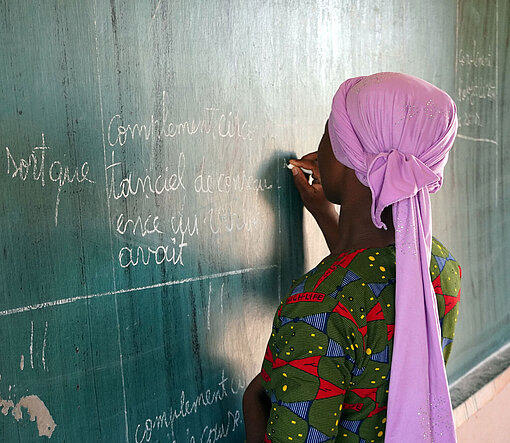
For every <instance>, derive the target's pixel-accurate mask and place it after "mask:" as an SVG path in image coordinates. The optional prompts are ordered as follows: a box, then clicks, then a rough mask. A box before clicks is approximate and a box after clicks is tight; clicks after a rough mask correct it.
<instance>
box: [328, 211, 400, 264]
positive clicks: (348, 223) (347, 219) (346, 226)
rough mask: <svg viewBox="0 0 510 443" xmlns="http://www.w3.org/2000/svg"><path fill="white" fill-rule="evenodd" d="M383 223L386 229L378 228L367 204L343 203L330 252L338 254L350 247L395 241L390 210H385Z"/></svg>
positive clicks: (380, 245) (382, 245) (383, 244)
mask: <svg viewBox="0 0 510 443" xmlns="http://www.w3.org/2000/svg"><path fill="white" fill-rule="evenodd" d="M384 215H386V217H384V218H385V220H384V221H385V224H386V226H387V227H388V229H378V228H377V227H376V226H375V225H374V223H373V221H372V216H371V208H370V206H367V205H360V204H359V203H356V204H355V205H349V204H348V203H347V204H344V205H342V206H341V208H340V215H339V222H338V241H337V242H336V244H335V245H334V246H333V248H332V250H331V252H332V253H333V254H339V253H341V252H346V251H349V250H351V249H361V248H372V247H374V248H377V247H385V246H388V245H390V244H393V243H395V230H394V228H393V221H392V220H391V210H390V211H386V213H385V214H384Z"/></svg>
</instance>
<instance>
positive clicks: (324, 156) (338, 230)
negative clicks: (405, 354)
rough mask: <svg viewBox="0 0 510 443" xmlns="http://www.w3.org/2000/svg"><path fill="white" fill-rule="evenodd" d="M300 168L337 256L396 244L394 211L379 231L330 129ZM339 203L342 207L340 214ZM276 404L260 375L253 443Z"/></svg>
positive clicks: (248, 410) (305, 196) (311, 207)
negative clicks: (337, 154)
mask: <svg viewBox="0 0 510 443" xmlns="http://www.w3.org/2000/svg"><path fill="white" fill-rule="evenodd" d="M290 163H291V164H293V165H295V166H300V167H304V168H307V169H310V170H311V171H312V178H313V180H312V183H309V176H307V175H306V174H304V173H303V171H301V169H300V168H294V169H292V174H293V177H294V184H295V185H296V188H297V190H298V191H299V194H300V196H301V199H302V200H303V204H304V206H305V207H306V209H307V210H308V211H310V213H311V214H312V215H313V217H314V218H315V220H316V222H317V224H318V225H319V228H320V229H321V231H322V233H323V235H324V238H325V240H326V243H327V245H328V247H329V250H330V252H331V255H339V254H340V253H342V252H346V251H348V250H351V249H361V248H371V247H385V246H388V245H390V244H393V243H394V242H395V231H394V229H393V221H392V219H391V210H390V208H387V210H385V211H384V212H383V215H382V219H383V222H384V223H385V224H386V226H388V229H387V230H384V229H378V228H376V227H375V225H374V224H373V222H372V217H371V205H372V195H371V193H370V189H369V188H367V187H366V186H364V185H363V184H361V182H360V181H359V180H358V178H357V177H356V174H355V172H354V170H353V169H350V168H348V167H346V166H344V165H343V164H341V163H340V162H338V161H337V160H336V158H335V155H334V154H333V150H332V148H331V141H330V139H329V133H328V125H327V123H326V127H325V131H324V134H323V136H322V139H321V141H320V143H319V147H318V150H317V152H312V153H310V154H307V155H305V156H304V157H302V158H301V159H299V160H290ZM335 204H338V205H340V207H341V210H340V215H339V214H338V213H337V212H336V209H335ZM270 407H271V402H270V400H269V398H268V397H267V395H266V393H265V391H264V388H263V387H262V377H261V374H258V375H257V376H256V377H255V378H254V379H253V381H252V382H251V383H250V385H249V386H248V388H247V389H246V391H245V394H244V397H243V414H244V420H245V429H246V442H247V443H260V442H263V441H264V434H265V429H266V424H267V420H268V418H269V409H270Z"/></svg>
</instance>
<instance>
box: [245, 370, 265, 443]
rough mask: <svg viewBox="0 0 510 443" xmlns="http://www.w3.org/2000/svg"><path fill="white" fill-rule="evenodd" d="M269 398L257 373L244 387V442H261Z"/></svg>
mask: <svg viewBox="0 0 510 443" xmlns="http://www.w3.org/2000/svg"><path fill="white" fill-rule="evenodd" d="M270 408H271V400H270V399H269V397H268V396H267V395H266V392H265V390H264V388H263V386H262V376H261V374H260V373H259V374H258V375H257V376H256V377H255V378H254V379H253V380H252V382H251V383H250V384H249V385H248V387H247V388H246V391H244V395H243V415H244V426H245V431H246V443H262V442H263V441H264V435H265V433H266V425H267V420H268V418H269V409H270Z"/></svg>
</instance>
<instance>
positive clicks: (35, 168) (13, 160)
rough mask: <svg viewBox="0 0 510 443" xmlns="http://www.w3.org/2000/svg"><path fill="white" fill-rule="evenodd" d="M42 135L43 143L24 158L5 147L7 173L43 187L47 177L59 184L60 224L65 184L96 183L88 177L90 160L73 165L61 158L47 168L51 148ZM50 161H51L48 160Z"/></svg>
mask: <svg viewBox="0 0 510 443" xmlns="http://www.w3.org/2000/svg"><path fill="white" fill-rule="evenodd" d="M41 135H42V145H41V146H37V147H34V148H33V149H32V151H31V152H30V154H29V155H28V157H27V158H26V159H25V158H22V157H19V156H15V154H13V153H12V152H11V150H10V149H9V147H8V146H6V147H5V152H6V158H7V171H6V172H7V175H9V176H10V177H11V178H12V179H16V178H18V179H19V180H21V181H23V182H24V181H26V180H27V179H28V180H33V181H38V182H39V183H41V187H43V188H44V187H45V185H46V183H47V182H46V178H48V179H49V181H50V182H53V183H55V184H56V186H57V195H56V201H55V216H54V221H55V226H57V225H58V213H59V206H60V193H61V192H62V188H63V187H64V186H65V185H68V184H71V183H74V182H76V183H84V182H87V183H95V181H94V180H92V179H90V178H89V177H88V175H89V172H90V168H89V164H88V162H83V163H82V164H81V167H80V166H76V167H72V166H68V165H64V164H63V162H62V161H60V160H54V161H52V162H51V164H50V166H49V168H47V160H46V154H47V151H49V150H50V147H49V146H46V143H45V140H44V133H42V134H41ZM48 163H49V161H48Z"/></svg>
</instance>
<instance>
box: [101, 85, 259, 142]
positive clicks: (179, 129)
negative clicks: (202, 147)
mask: <svg viewBox="0 0 510 443" xmlns="http://www.w3.org/2000/svg"><path fill="white" fill-rule="evenodd" d="M161 108H162V111H161V119H159V118H158V117H157V116H155V115H154V114H152V115H151V116H150V117H149V118H148V119H147V120H146V121H145V122H140V121H138V122H130V123H128V124H124V123H123V117H122V116H121V115H120V114H115V115H113V116H112V117H111V118H110V121H109V123H108V132H107V138H108V144H109V145H110V146H111V147H115V146H124V145H125V144H126V143H127V142H128V140H132V141H134V140H145V141H154V140H161V139H163V138H175V137H179V136H180V137H184V136H195V135H198V134H203V135H211V136H212V137H213V138H216V137H221V138H239V139H242V140H252V138H253V134H254V132H255V128H254V127H253V126H252V125H250V124H249V123H248V121H247V120H243V119H242V118H241V117H240V116H239V111H234V110H232V111H228V112H227V111H222V110H221V109H219V108H212V107H206V108H204V111H205V115H203V116H201V117H200V118H197V119H190V120H181V121H176V120H169V118H168V111H167V107H166V91H163V95H162V100H161Z"/></svg>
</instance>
